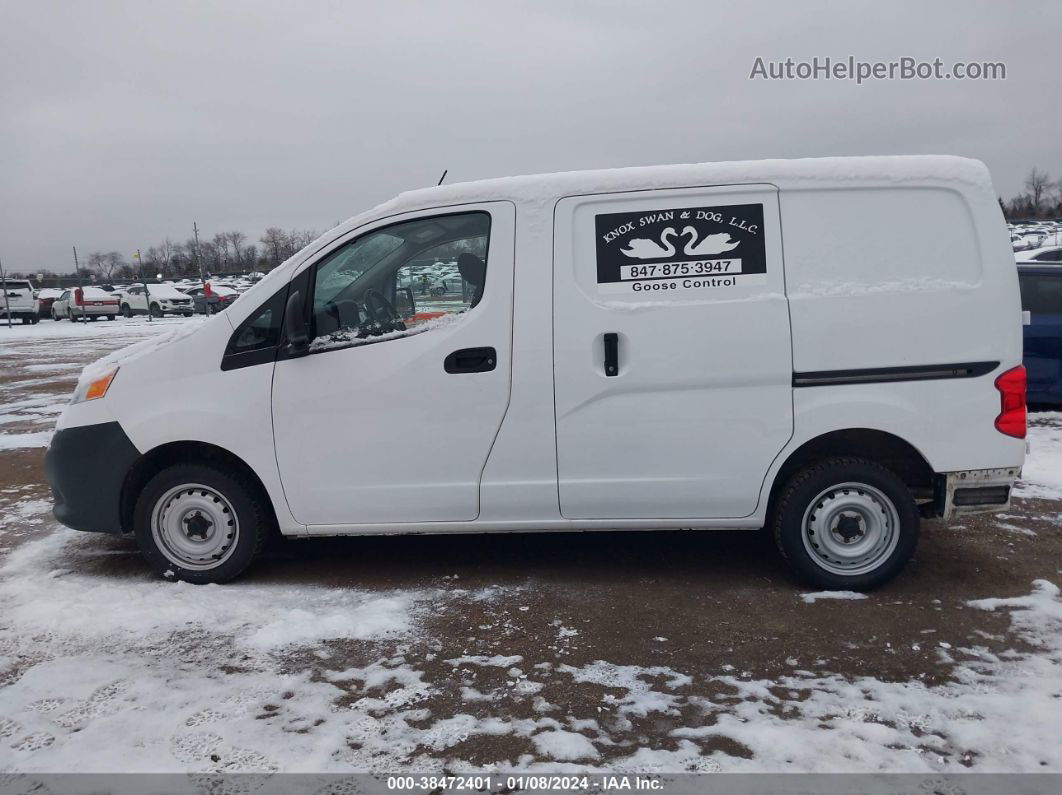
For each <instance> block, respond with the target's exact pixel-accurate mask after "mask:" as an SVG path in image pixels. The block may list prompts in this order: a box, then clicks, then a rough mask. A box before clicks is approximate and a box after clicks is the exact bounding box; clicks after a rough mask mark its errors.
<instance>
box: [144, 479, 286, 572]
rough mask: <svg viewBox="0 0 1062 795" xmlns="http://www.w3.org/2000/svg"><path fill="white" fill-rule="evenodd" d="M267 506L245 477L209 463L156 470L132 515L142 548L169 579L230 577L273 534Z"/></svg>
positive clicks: (240, 569)
mask: <svg viewBox="0 0 1062 795" xmlns="http://www.w3.org/2000/svg"><path fill="white" fill-rule="evenodd" d="M269 517H270V514H269V511H268V509H267V506H266V505H264V504H263V501H262V499H261V498H260V497H259V496H258V495H257V491H256V489H254V487H253V486H251V484H249V483H247V482H246V481H245V479H243V478H242V477H239V476H234V475H232V474H229V473H227V472H222V471H221V470H219V469H215V468H214V467H213V466H210V465H206V464H177V465H174V466H171V467H169V468H167V469H164V470H163V471H162V472H160V473H159V474H157V475H155V477H153V478H152V479H151V480H150V481H149V482H148V484H147V486H145V487H144V490H143V491H142V492H141V493H140V498H139V499H138V500H137V503H136V508H135V512H134V517H133V525H134V532H135V534H136V540H137V544H138V545H139V546H140V551H141V552H142V553H143V554H144V557H146V558H147V560H148V562H149V563H150V564H151V566H152V567H153V568H154V569H155V570H156V571H157V572H159V573H160V574H162V575H163V576H164V577H166V578H167V579H171V580H183V581H185V582H191V583H196V584H203V583H221V582H228V581H229V580H232V579H234V578H236V577H238V576H239V575H240V574H241V573H243V571H244V570H245V569H246V568H247V567H248V566H250V565H251V563H252V562H253V561H254V559H255V557H256V556H257V555H258V553H259V552H260V551H261V549H262V545H263V544H264V542H265V539H266V538H267V537H268V535H269V532H270V528H271V527H272V521H271V520H270V518H269Z"/></svg>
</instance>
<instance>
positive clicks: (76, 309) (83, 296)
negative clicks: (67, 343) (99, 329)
mask: <svg viewBox="0 0 1062 795" xmlns="http://www.w3.org/2000/svg"><path fill="white" fill-rule="evenodd" d="M79 292H80V295H79ZM117 314H118V299H117V298H115V297H114V296H113V295H111V294H110V293H108V292H107V291H106V290H101V289H100V288H99V287H74V288H73V289H70V290H63V292H62V293H61V294H60V296H59V297H58V298H56V299H55V301H53V302H52V309H51V316H52V320H61V319H63V318H66V319H67V320H97V319H99V318H101V317H105V318H107V319H108V320H114V318H115V315H117Z"/></svg>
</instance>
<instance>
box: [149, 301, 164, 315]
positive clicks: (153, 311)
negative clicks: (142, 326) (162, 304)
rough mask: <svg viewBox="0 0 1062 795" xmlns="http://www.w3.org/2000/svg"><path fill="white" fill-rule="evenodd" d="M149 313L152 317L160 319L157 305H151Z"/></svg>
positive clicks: (159, 310)
mask: <svg viewBox="0 0 1062 795" xmlns="http://www.w3.org/2000/svg"><path fill="white" fill-rule="evenodd" d="M149 311H150V312H151V316H152V317H162V310H161V309H160V308H159V305H158V304H152V305H151V309H150V310H149Z"/></svg>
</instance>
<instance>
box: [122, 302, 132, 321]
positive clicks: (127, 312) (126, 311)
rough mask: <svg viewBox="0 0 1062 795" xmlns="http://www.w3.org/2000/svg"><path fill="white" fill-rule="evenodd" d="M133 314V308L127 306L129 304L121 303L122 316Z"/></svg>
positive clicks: (127, 316)
mask: <svg viewBox="0 0 1062 795" xmlns="http://www.w3.org/2000/svg"><path fill="white" fill-rule="evenodd" d="M132 316H133V310H132V309H130V308H129V304H122V317H125V318H129V317H132Z"/></svg>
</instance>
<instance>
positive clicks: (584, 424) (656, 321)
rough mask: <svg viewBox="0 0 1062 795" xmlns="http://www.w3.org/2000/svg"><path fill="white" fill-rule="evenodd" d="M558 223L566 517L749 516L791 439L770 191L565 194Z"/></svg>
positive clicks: (556, 337) (558, 358)
mask: <svg viewBox="0 0 1062 795" xmlns="http://www.w3.org/2000/svg"><path fill="white" fill-rule="evenodd" d="M556 223H557V228H556V237H555V251H554V294H553V300H554V305H553V311H554V317H553V324H554V330H553V341H554V379H555V396H556V423H557V472H558V479H559V497H560V507H561V513H562V514H563V515H564V516H565V517H567V518H572V519H620V518H630V519H664V518H675V519H682V518H738V517H744V516H748V515H749V514H751V513H753V512H754V511H755V509H756V504H757V500H758V497H759V492H760V487H761V485H762V483H763V479H764V476H765V475H766V473H767V470H768V468H769V467H770V464H771V461H772V460H773V459H774V457H775V456H776V455H777V454H778V453H779V451H780V450H781V449H782V447H783V446H784V445H785V444H786V442H787V441H788V440H789V438H790V436H791V435H792V429H793V409H792V393H791V390H792V387H791V382H792V353H791V343H790V330H789V310H788V305H787V301H786V297H785V283H784V278H783V268H782V247H781V229H780V224H779V209H778V195H777V190H776V189H775V188H773V187H772V186H765V185H756V186H740V187H719V188H703V189H693V190H681V191H679V190H672V191H645V192H639V193H627V194H610V195H599V196H580V197H572V198H567V199H564V200H562V201H561V202H560V203H559V204H558V206H557V211H556Z"/></svg>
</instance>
